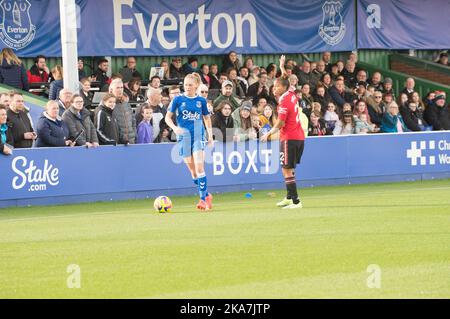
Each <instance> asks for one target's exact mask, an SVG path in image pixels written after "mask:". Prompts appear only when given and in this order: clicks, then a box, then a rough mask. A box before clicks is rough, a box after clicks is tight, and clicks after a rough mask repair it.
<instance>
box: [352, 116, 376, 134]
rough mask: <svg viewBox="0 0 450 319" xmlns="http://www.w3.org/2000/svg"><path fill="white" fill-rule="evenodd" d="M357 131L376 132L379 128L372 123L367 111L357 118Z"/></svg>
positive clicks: (361, 132)
mask: <svg viewBox="0 0 450 319" xmlns="http://www.w3.org/2000/svg"><path fill="white" fill-rule="evenodd" d="M355 123H356V124H355V133H356V134H367V133H376V132H378V131H379V129H378V128H377V127H376V126H375V125H374V124H372V123H370V122H369V119H368V117H367V115H366V114H365V113H360V114H359V116H358V117H356V118H355Z"/></svg>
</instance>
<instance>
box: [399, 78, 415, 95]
mask: <svg viewBox="0 0 450 319" xmlns="http://www.w3.org/2000/svg"><path fill="white" fill-rule="evenodd" d="M415 86H416V82H415V81H414V79H413V78H407V79H406V81H405V87H404V88H403V90H402V93H405V94H407V95H410V94H412V93H413V92H414V91H415V89H414V87H415Z"/></svg>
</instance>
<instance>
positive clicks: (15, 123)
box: [0, 49, 450, 154]
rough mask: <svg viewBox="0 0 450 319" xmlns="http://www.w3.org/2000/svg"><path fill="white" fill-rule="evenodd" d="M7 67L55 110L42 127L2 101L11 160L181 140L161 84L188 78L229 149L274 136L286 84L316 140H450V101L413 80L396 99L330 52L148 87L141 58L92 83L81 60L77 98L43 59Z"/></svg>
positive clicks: (19, 99) (16, 82) (233, 57)
mask: <svg viewBox="0 0 450 319" xmlns="http://www.w3.org/2000/svg"><path fill="white" fill-rule="evenodd" d="M441 58H445V56H442V57H441ZM0 60H1V61H2V64H1V68H0V82H1V83H5V84H8V85H11V86H13V87H15V88H17V89H20V90H27V89H28V87H29V83H33V82H46V81H50V90H49V100H50V101H49V102H48V103H47V105H46V108H45V111H44V112H43V114H42V116H41V117H40V118H39V119H38V121H37V123H33V120H32V119H31V117H30V115H29V110H28V108H27V106H26V105H25V104H24V99H23V95H22V94H21V93H20V91H15V92H10V93H3V94H1V95H0V128H1V129H0V132H1V144H0V151H2V152H3V153H4V154H9V153H10V151H11V150H12V148H27V147H32V146H33V147H44V146H45V147H50V146H86V147H97V146H98V145H105V144H109V145H115V144H135V143H162V142H174V141H175V140H176V136H175V134H174V133H173V132H172V131H171V129H170V128H169V127H168V126H167V125H166V123H165V121H164V117H165V115H166V113H167V109H168V106H169V104H170V101H171V100H172V99H173V98H174V97H175V96H177V95H179V94H182V91H183V87H182V86H181V85H170V86H163V85H161V83H162V82H161V81H163V82H164V81H166V80H170V79H179V80H180V81H181V80H182V79H183V78H184V77H185V76H186V75H187V74H191V73H196V74H198V76H199V77H200V79H201V81H202V85H201V86H200V87H199V89H198V92H197V93H198V94H199V95H202V96H204V97H205V98H206V99H207V101H208V109H209V110H210V112H211V114H212V123H213V128H214V129H215V134H214V135H215V138H216V139H217V140H221V141H224V142H227V141H246V140H252V139H258V138H259V136H262V135H263V134H264V132H266V131H267V130H270V128H271V127H272V126H273V125H274V123H275V121H276V118H277V100H276V98H275V96H274V94H273V92H272V87H273V83H274V80H275V79H276V78H277V77H280V76H281V77H285V78H287V79H288V80H289V82H290V85H291V87H290V90H291V91H293V92H295V94H296V96H297V97H298V99H299V120H300V121H301V123H302V128H303V129H304V131H305V133H306V134H307V135H309V136H324V135H346V134H370V133H379V132H380V133H383V132H384V133H393V132H408V131H425V130H450V114H449V106H448V105H447V104H446V96H445V93H444V92H441V91H434V92H429V93H428V94H427V95H426V96H424V97H421V96H420V95H419V93H418V92H417V91H416V90H415V81H414V79H413V78H408V79H407V80H406V81H405V86H404V88H401V90H399V91H400V92H401V93H400V94H399V96H395V94H394V92H395V91H397V90H394V89H395V88H394V87H393V81H392V79H391V78H389V77H383V75H382V74H381V73H380V72H374V73H373V74H369V73H368V72H367V71H366V70H364V68H362V67H360V66H359V64H358V59H357V55H356V54H355V53H351V54H350V55H349V56H348V59H346V60H345V61H342V60H338V61H335V62H332V55H331V53H330V52H324V53H323V54H322V57H321V59H320V60H319V61H307V60H304V61H302V63H301V64H297V61H294V60H292V59H287V60H286V59H285V58H284V56H282V58H280V61H277V63H270V64H269V65H267V66H258V65H256V64H255V62H254V61H253V59H252V58H251V57H247V58H246V59H245V60H244V61H243V62H242V63H241V61H240V60H239V58H238V54H237V53H236V52H234V51H232V52H230V53H229V54H227V55H226V56H225V57H224V59H223V61H222V65H217V64H211V65H208V64H199V61H198V60H197V58H196V57H189V58H188V59H187V61H186V63H184V64H183V60H182V58H180V57H174V58H172V59H171V61H170V64H169V62H168V61H167V60H163V61H161V63H160V67H161V68H162V69H163V72H162V74H163V76H162V77H160V76H158V75H155V76H153V77H152V78H151V79H150V81H149V83H148V85H147V86H145V87H143V86H142V81H143V77H142V75H141V74H140V73H139V72H138V71H137V66H136V59H135V58H134V57H128V58H127V62H126V65H125V66H124V67H123V68H122V69H121V70H119V72H118V73H114V74H113V75H112V76H111V77H109V76H108V75H107V71H108V68H109V65H108V63H109V62H108V60H106V59H102V60H99V61H98V65H97V69H96V70H95V71H94V72H93V73H92V74H91V75H86V73H85V71H84V67H83V61H81V60H80V61H79V64H78V66H79V76H80V86H79V87H80V89H79V91H78V92H71V91H69V90H68V89H64V85H63V83H64V79H63V72H62V67H61V66H54V67H53V68H52V70H51V71H50V70H49V69H48V67H47V66H46V59H45V57H44V56H38V57H37V58H36V60H35V63H34V65H33V66H32V67H31V68H30V69H29V70H28V71H27V70H25V68H24V66H23V64H22V63H21V61H20V59H19V58H17V56H16V55H15V54H14V52H13V51H12V50H11V49H3V50H2V51H1V53H0ZM447 61H448V57H447ZM444 62H445V61H444ZM92 81H96V82H97V83H98V87H99V90H100V91H103V92H106V94H104V95H103V96H102V99H101V101H100V103H99V104H98V105H95V103H93V101H92V98H93V94H92V91H91V84H92ZM132 103H134V105H136V107H132V106H131V105H132ZM5 116H6V119H5ZM277 138H278V137H277V135H272V136H271V139H277Z"/></svg>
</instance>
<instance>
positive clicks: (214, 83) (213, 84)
mask: <svg viewBox="0 0 450 319" xmlns="http://www.w3.org/2000/svg"><path fill="white" fill-rule="evenodd" d="M209 79H210V84H209V88H210V89H215V90H220V89H221V88H222V85H221V84H220V82H219V79H218V78H217V77H216V76H215V75H212V74H211V73H210V74H209Z"/></svg>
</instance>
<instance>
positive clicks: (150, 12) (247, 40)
mask: <svg viewBox="0 0 450 319" xmlns="http://www.w3.org/2000/svg"><path fill="white" fill-rule="evenodd" d="M76 4H77V15H78V19H77V28H78V54H79V55H80V56H102V55H105V56H108V55H111V56H122V55H137V56H138V55H146V56H148V55H156V56H160V55H191V54H193V55H200V54H223V53H226V52H229V51H231V50H235V51H237V52H239V53H261V54H264V53H265V54H267V53H298V52H321V51H327V50H328V51H349V50H354V49H355V42H356V41H355V27H354V26H355V10H354V9H355V8H354V1H352V0H326V1H324V0H307V1H288V0H272V1H270V0H229V1H220V0H192V1H189V2H185V1H181V0H174V1H165V0H150V1H148V0H98V1H88V0H76ZM0 8H1V11H0V13H1V14H2V16H1V17H0V18H1V19H2V22H1V25H0V34H1V35H0V46H1V47H11V48H13V49H15V50H17V52H18V55H19V56H22V57H29V56H36V55H37V54H44V55H47V56H60V55H61V44H60V24H59V1H57V0H1V1H0Z"/></svg>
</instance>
